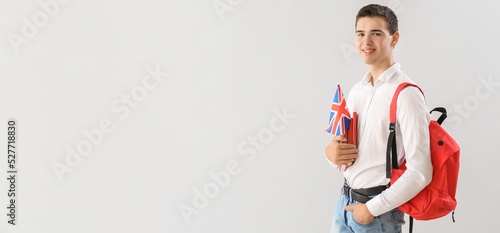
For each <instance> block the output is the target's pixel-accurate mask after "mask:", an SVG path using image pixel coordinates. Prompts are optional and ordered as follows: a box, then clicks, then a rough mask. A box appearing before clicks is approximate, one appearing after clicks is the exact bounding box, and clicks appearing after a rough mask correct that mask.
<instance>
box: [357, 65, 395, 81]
mask: <svg viewBox="0 0 500 233" xmlns="http://www.w3.org/2000/svg"><path fill="white" fill-rule="evenodd" d="M400 67H401V65H400V64H399V62H396V63H394V64H392V66H390V67H389V68H387V70H385V71H384V73H382V74H381V75H380V77H379V78H378V79H377V81H375V82H378V81H379V80H380V81H382V82H387V81H389V79H390V78H391V77H392V76H393V74H394V73H396V71H398V70H399V68H400ZM370 80H372V74H371V73H370V71H368V72H367V73H366V74H365V76H364V77H363V80H362V81H363V82H362V83H363V86H365V85H367V84H371V81H370Z"/></svg>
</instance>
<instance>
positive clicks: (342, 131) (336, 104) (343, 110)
mask: <svg viewBox="0 0 500 233" xmlns="http://www.w3.org/2000/svg"><path fill="white" fill-rule="evenodd" d="M350 122H351V114H350V113H349V109H348V108H347V102H346V100H345V98H344V93H342V90H340V84H339V83H337V90H336V92H335V96H334V97H333V103H332V108H331V111H330V121H329V123H328V127H327V128H326V132H328V133H331V134H333V135H335V136H339V135H342V136H344V137H345V136H346V132H347V128H348V127H349V123H350ZM341 143H342V142H341ZM341 169H342V165H340V166H339V171H340V170H341ZM345 170H347V166H346V168H345Z"/></svg>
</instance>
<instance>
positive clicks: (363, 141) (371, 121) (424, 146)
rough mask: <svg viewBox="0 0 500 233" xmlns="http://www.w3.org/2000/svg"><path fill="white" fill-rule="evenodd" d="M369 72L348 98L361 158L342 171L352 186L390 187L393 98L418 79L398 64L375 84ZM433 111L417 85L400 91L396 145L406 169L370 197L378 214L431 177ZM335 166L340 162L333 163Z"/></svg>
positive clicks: (407, 197)
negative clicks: (355, 118)
mask: <svg viewBox="0 0 500 233" xmlns="http://www.w3.org/2000/svg"><path fill="white" fill-rule="evenodd" d="M371 79H372V75H371V73H370V72H368V73H367V74H366V75H365V76H364V78H363V80H362V81H360V82H358V83H357V84H355V85H354V87H353V88H352V89H351V91H350V92H349V95H348V97H347V106H348V108H349V111H350V112H351V113H352V112H356V113H357V114H358V132H357V134H358V149H359V153H358V158H357V160H356V162H355V163H354V165H353V166H351V167H349V168H348V169H347V171H345V172H344V176H345V178H346V180H347V183H348V184H349V186H350V187H352V188H354V189H358V188H370V187H375V186H380V185H386V184H388V183H389V180H388V179H386V150H387V141H388V137H389V123H390V120H389V115H390V114H389V112H390V105H391V100H392V97H393V95H394V92H395V91H396V88H397V87H398V85H399V84H401V83H403V82H410V83H414V82H413V81H412V80H411V79H410V78H409V77H408V76H406V75H405V74H404V73H403V72H401V70H400V65H399V63H394V64H393V65H392V66H391V67H389V68H388V69H387V70H386V71H385V72H384V73H382V75H380V77H379V78H378V79H377V80H376V81H375V83H374V84H373V86H372V84H371ZM429 123H430V114H429V110H428V109H427V105H426V103H425V98H424V96H423V95H422V93H421V92H420V91H419V90H418V89H417V88H415V87H406V88H405V89H403V90H402V91H401V93H400V94H399V97H398V102H397V111H396V145H397V149H398V161H399V165H401V164H402V163H403V161H404V160H405V159H406V161H407V162H406V167H407V170H406V172H405V173H404V174H403V175H402V176H401V177H400V178H399V179H398V180H397V182H395V183H394V184H393V185H392V186H391V187H390V188H388V189H386V190H385V191H384V192H382V193H381V194H380V195H378V196H376V197H375V198H373V199H372V200H370V201H368V202H367V203H366V204H367V207H368V209H369V210H370V212H371V213H372V214H373V215H374V216H379V215H381V214H383V213H385V212H388V211H390V210H392V209H394V208H396V207H398V206H400V205H402V204H404V203H405V202H407V201H408V200H410V199H411V198H413V197H414V196H415V195H417V194H418V193H419V192H420V191H421V190H422V189H423V188H424V187H425V186H427V185H428V184H429V182H430V181H431V179H432V163H431V158H430V142H429ZM334 166H335V167H336V165H334Z"/></svg>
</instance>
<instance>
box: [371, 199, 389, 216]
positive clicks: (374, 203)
mask: <svg viewBox="0 0 500 233" xmlns="http://www.w3.org/2000/svg"><path fill="white" fill-rule="evenodd" d="M380 198H381V195H377V196H376V197H374V198H373V199H371V200H369V201H368V202H366V207H367V208H368V211H370V213H371V214H372V215H373V216H375V217H377V216H379V215H382V214H385V213H386V212H387V211H389V210H385V209H384V208H383V207H382V205H381V200H380Z"/></svg>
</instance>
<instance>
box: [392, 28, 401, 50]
mask: <svg viewBox="0 0 500 233" xmlns="http://www.w3.org/2000/svg"><path fill="white" fill-rule="evenodd" d="M398 41H399V32H398V31H396V32H394V34H392V42H391V46H392V48H394V47H396V44H397V43H398Z"/></svg>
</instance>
